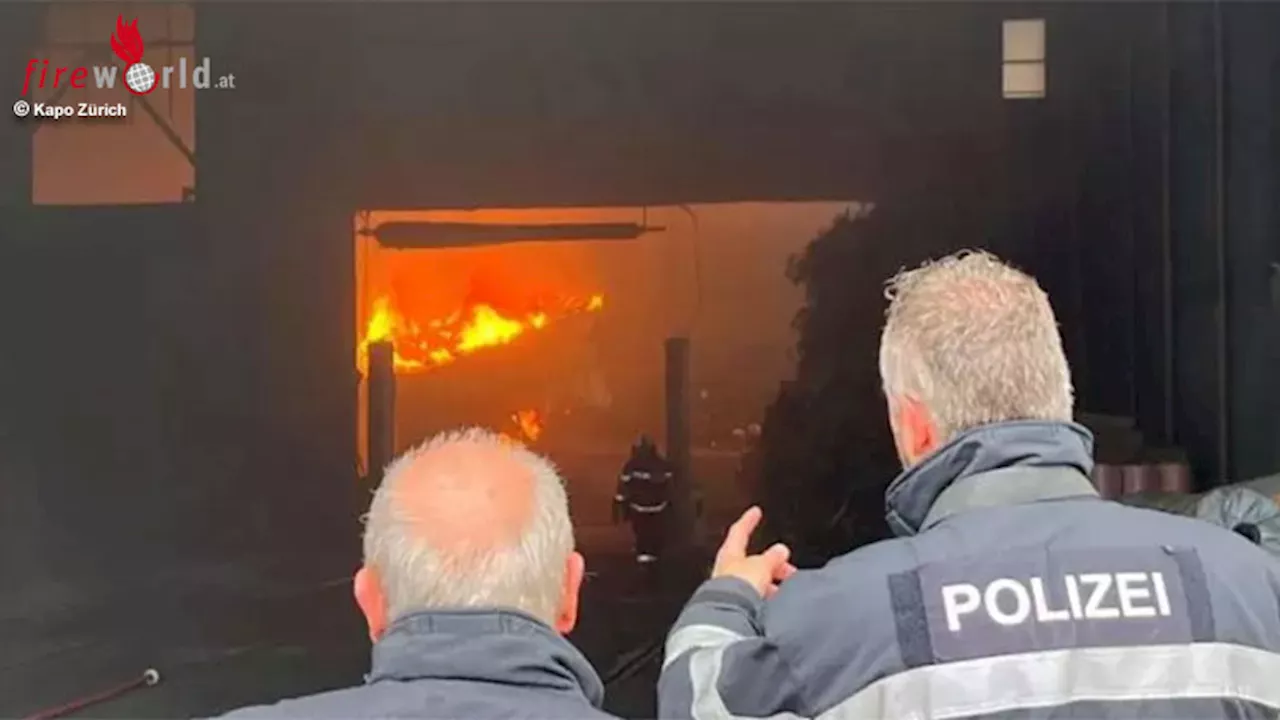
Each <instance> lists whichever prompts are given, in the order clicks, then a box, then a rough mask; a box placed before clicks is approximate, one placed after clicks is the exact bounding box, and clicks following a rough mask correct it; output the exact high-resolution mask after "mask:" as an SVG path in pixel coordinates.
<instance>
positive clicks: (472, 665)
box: [224, 610, 611, 720]
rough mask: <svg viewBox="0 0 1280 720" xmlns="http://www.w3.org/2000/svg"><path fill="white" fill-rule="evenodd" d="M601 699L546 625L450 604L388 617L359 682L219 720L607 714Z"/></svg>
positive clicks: (586, 719)
mask: <svg viewBox="0 0 1280 720" xmlns="http://www.w3.org/2000/svg"><path fill="white" fill-rule="evenodd" d="M317 661H318V662H323V658H319V659H317ZM603 699H604V686H603V684H602V683H601V682H600V677H599V676H598V675H597V674H596V672H595V670H594V669H592V667H591V665H590V664H589V663H588V662H587V659H586V658H585V657H583V656H582V654H581V653H580V652H578V651H577V650H576V649H575V648H574V647H573V646H572V645H570V644H569V642H568V641H567V640H565V639H564V638H562V637H560V636H559V635H557V634H556V633H555V631H554V630H552V629H551V628H550V627H547V626H546V625H545V624H543V623H541V622H539V621H537V620H535V619H533V618H532V617H529V616H527V615H524V614H523V613H518V612H514V611H494V612H487V611H480V610H459V611H452V612H449V611H443V612H424V613H417V614H414V615H409V616H406V617H404V618H402V619H401V620H398V621H396V623H395V624H393V625H392V626H391V628H390V629H389V630H388V631H387V633H386V635H385V636H383V638H382V639H381V640H379V641H378V643H377V644H376V645H375V646H374V648H373V669H372V672H370V674H369V676H368V677H367V678H366V682H365V684H364V685H362V686H359V687H354V688H349V689H346V690H336V691H334V692H328V693H323V694H320V695H313V696H311V697H306V698H299V699H296V700H287V701H285V702H281V703H277V704H275V705H268V706H262V707H256V708H247V709H244V710H240V711H237V712H234V713H232V714H230V715H226V716H224V717H226V718H233V719H234V720H252V719H255V718H257V719H262V720H266V719H269V718H297V719H298V720H304V719H305V720H358V719H359V718H460V719H461V718H466V719H467V720H471V719H473V718H474V719H475V720H493V719H496V718H525V719H527V720H564V719H566V718H579V719H581V720H593V719H595V718H608V717H611V716H609V715H607V714H605V713H604V712H603V711H601V710H600V709H599V708H600V705H601V702H602V701H603Z"/></svg>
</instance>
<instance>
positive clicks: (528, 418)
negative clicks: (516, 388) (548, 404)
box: [511, 410, 543, 443]
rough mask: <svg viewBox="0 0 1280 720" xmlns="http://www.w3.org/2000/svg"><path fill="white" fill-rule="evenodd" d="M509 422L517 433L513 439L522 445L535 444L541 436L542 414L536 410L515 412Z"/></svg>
mask: <svg viewBox="0 0 1280 720" xmlns="http://www.w3.org/2000/svg"><path fill="white" fill-rule="evenodd" d="M511 422H512V423H514V424H515V426H516V428H517V432H516V434H515V436H514V437H515V439H516V440H519V441H520V442H523V443H535V442H537V441H538V438H539V437H541V436H542V428H543V424H542V413H539V412H538V411H537V410H517V411H516V412H514V413H512V414H511Z"/></svg>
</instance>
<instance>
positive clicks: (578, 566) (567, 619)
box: [556, 552, 587, 635]
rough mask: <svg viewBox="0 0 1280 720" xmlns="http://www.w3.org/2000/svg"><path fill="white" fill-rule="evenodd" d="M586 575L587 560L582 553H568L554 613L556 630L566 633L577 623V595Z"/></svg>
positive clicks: (580, 590)
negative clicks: (562, 584) (556, 609)
mask: <svg viewBox="0 0 1280 720" xmlns="http://www.w3.org/2000/svg"><path fill="white" fill-rule="evenodd" d="M586 575H587V561H586V558H584V557H582V553H579V552H572V553H569V559H568V560H567V561H566V562H565V568H564V587H563V588H562V589H561V592H560V611H559V612H558V613H557V615H556V632H558V633H560V634H561V635H568V634H569V633H571V632H573V628H574V626H575V625H577V624H578V597H579V595H580V594H581V592H582V580H583V578H585V577H586Z"/></svg>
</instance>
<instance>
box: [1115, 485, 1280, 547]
mask: <svg viewBox="0 0 1280 720" xmlns="http://www.w3.org/2000/svg"><path fill="white" fill-rule="evenodd" d="M1246 485H1247V483H1241V484H1238V485H1228V486H1225V487H1220V488H1217V489H1215V490H1211V491H1209V492H1207V493H1204V494H1202V495H1193V494H1190V493H1178V492H1159V491H1152V492H1143V493H1137V494H1135V495H1126V496H1124V497H1121V498H1119V501H1120V502H1122V503H1125V504H1126V505H1133V506H1135V507H1145V508H1149V509H1151V510H1161V511H1164V512H1170V513H1175V514H1178V515H1186V516H1187V517H1194V518H1198V519H1200V520H1204V521H1205V522H1210V523H1213V524H1214V525H1219V526H1221V527H1224V528H1227V529H1228V530H1235V531H1236V532H1239V533H1240V534H1242V535H1245V536H1246V537H1250V539H1254V538H1255V537H1256V542H1257V543H1258V544H1259V545H1261V546H1262V547H1263V548H1265V549H1267V550H1270V551H1271V552H1273V553H1275V554H1277V555H1280V506H1277V505H1276V503H1275V501H1273V500H1272V499H1271V498H1270V497H1269V496H1267V495H1263V494H1262V493H1260V492H1258V491H1257V490H1253V489H1251V488H1249V487H1246ZM1249 526H1252V528H1253V529H1252V530H1250V529H1249Z"/></svg>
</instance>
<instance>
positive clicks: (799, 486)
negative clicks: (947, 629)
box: [757, 196, 987, 566]
mask: <svg viewBox="0 0 1280 720" xmlns="http://www.w3.org/2000/svg"><path fill="white" fill-rule="evenodd" d="M952 197H953V201H952V202H948V201H945V200H943V201H941V202H938V203H932V204H930V205H928V206H924V205H922V204H921V203H901V204H898V205H896V206H893V207H879V208H876V209H874V210H869V211H868V210H859V211H854V212H850V213H846V214H843V215H841V216H839V217H837V218H836V219H835V221H834V222H833V224H832V225H831V227H830V228H828V229H827V230H826V231H824V232H823V233H822V234H820V235H819V236H818V237H817V238H815V239H814V240H813V241H811V242H810V243H809V245H808V247H807V248H806V250H805V251H804V252H803V253H802V254H801V255H799V256H798V257H795V258H793V259H792V262H791V264H790V267H789V268H788V271H787V274H788V277H789V278H790V279H791V280H792V282H795V283H796V284H798V285H802V286H803V287H804V289H805V298H806V300H805V305H804V307H803V308H802V309H801V310H800V312H799V313H798V315H797V317H796V319H795V322H794V327H795V329H796V331H797V333H798V335H799V338H798V341H797V367H796V376H795V379H794V380H793V381H789V382H785V383H783V384H782V385H781V387H780V388H779V391H778V395H777V397H776V399H775V400H774V401H773V403H772V404H771V405H770V406H769V408H768V409H767V410H766V413H765V420H764V423H763V432H762V436H761V441H760V449H759V453H760V455H759V457H758V459H757V468H758V472H759V473H760V475H761V477H760V478H759V480H758V482H759V483H760V485H759V494H760V496H761V501H762V503H763V505H764V509H765V518H766V522H767V523H768V524H769V529H770V531H771V533H770V534H771V535H773V536H774V537H775V538H777V539H780V540H782V541H784V542H786V543H788V544H789V545H790V546H791V547H792V550H793V553H794V558H795V561H796V563H797V564H798V565H801V566H813V565H818V564H821V563H822V562H824V561H825V560H827V559H829V558H831V557H833V556H835V555H839V554H841V553H844V552H847V551H848V550H850V549H852V548H855V547H858V546H860V545H863V544H866V543H870V542H874V541H876V540H879V539H881V538H884V537H886V536H887V534H888V527H887V526H886V524H885V521H884V500H883V493H884V488H885V486H886V485H887V484H888V482H889V481H890V480H891V479H892V478H893V477H894V476H895V475H896V474H897V473H898V472H899V471H900V466H899V463H898V459H897V455H896V452H895V451H894V447H893V441H892V437H891V435H890V431H889V426H888V419H887V415H886V412H885V404H884V397H883V394H882V393H881V390H880V375H879V369H878V357H877V355H878V347H879V340H880V329H881V326H882V323H883V319H884V311H885V307H886V300H885V296H884V282H885V280H887V279H888V278H890V277H891V276H892V275H893V274H894V273H896V272H897V271H898V270H900V269H902V268H904V267H912V266H915V265H919V264H920V263H922V262H924V261H925V260H927V259H929V258H930V257H937V256H940V255H944V254H946V253H948V252H952V251H955V250H958V249H961V248H965V247H980V246H986V245H987V243H984V242H982V240H983V239H984V238H983V236H982V235H975V234H974V233H973V232H972V231H971V230H967V229H966V228H974V227H977V223H974V222H971V221H972V220H973V219H974V218H976V217H977V216H978V213H977V212H975V210H976V208H974V207H973V206H971V205H966V204H964V203H961V202H959V201H955V200H954V196H952Z"/></svg>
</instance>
